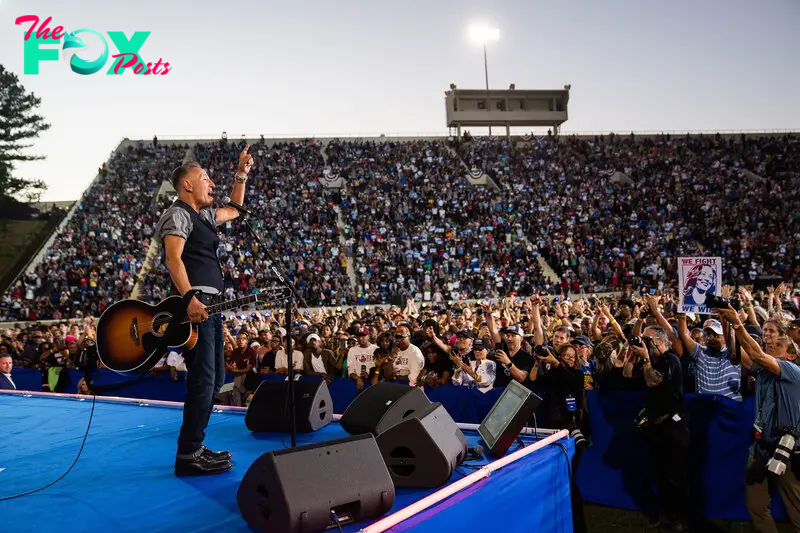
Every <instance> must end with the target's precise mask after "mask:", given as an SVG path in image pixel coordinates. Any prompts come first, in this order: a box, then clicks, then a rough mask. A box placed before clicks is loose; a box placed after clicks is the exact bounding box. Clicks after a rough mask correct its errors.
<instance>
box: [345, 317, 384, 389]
mask: <svg viewBox="0 0 800 533" xmlns="http://www.w3.org/2000/svg"><path fill="white" fill-rule="evenodd" d="M356 337H357V338H358V345H356V346H353V347H352V348H350V350H348V352H347V373H348V374H349V375H350V379H353V380H355V382H356V389H357V390H364V380H369V372H370V370H372V369H373V368H375V355H374V354H375V350H377V349H378V347H377V346H376V345H375V344H372V343H371V342H370V338H369V328H368V327H366V326H360V327H359V328H358V331H357V332H356Z"/></svg>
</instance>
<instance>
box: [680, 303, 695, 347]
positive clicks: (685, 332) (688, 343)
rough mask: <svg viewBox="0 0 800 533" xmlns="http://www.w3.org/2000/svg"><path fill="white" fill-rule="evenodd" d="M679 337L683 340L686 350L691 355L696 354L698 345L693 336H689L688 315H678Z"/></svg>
mask: <svg viewBox="0 0 800 533" xmlns="http://www.w3.org/2000/svg"><path fill="white" fill-rule="evenodd" d="M678 337H679V338H680V339H681V342H682V343H683V346H684V348H686V349H687V350H688V351H689V353H690V354H691V353H694V351H695V349H696V348H697V343H696V342H694V339H692V336H691V335H689V329H688V328H687V327H686V315H684V314H682V313H681V314H679V315H678Z"/></svg>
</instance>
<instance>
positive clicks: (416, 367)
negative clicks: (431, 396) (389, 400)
mask: <svg viewBox="0 0 800 533" xmlns="http://www.w3.org/2000/svg"><path fill="white" fill-rule="evenodd" d="M392 366H393V368H394V375H395V376H404V377H407V378H408V384H409V385H411V386H412V387H414V386H416V384H417V378H418V377H419V373H420V372H421V371H422V367H424V366H425V356H423V355H422V351H421V350H420V349H419V348H417V347H416V346H414V345H413V344H410V345H409V346H408V348H406V349H405V350H400V351H398V352H397V355H395V357H394V364H393V365H392Z"/></svg>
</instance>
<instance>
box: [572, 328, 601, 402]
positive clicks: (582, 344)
mask: <svg viewBox="0 0 800 533" xmlns="http://www.w3.org/2000/svg"><path fill="white" fill-rule="evenodd" d="M572 346H573V347H574V348H575V352H576V354H577V356H578V365H579V367H580V369H581V372H583V388H584V390H594V388H595V377H596V376H597V361H596V360H594V359H592V352H593V351H594V345H593V344H592V341H591V340H589V337H587V336H586V335H578V336H577V337H575V339H574V340H573V341H572Z"/></svg>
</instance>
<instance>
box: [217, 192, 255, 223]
mask: <svg viewBox="0 0 800 533" xmlns="http://www.w3.org/2000/svg"><path fill="white" fill-rule="evenodd" d="M222 205H224V206H226V207H232V208H234V209H236V210H237V211H239V212H240V213H244V214H245V215H249V216H251V217H253V218H258V215H256V214H255V213H253V212H252V211H250V210H249V209H247V208H245V207H243V206H241V205H239V204H237V203H236V202H234V201H233V200H231V199H230V198H229V197H227V196H226V197H225V198H223V199H222Z"/></svg>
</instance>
